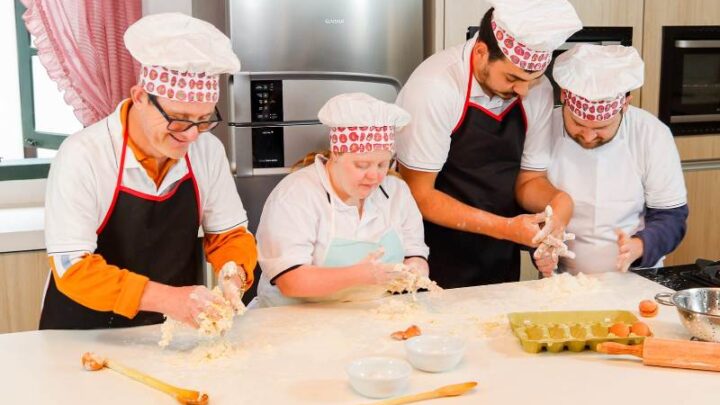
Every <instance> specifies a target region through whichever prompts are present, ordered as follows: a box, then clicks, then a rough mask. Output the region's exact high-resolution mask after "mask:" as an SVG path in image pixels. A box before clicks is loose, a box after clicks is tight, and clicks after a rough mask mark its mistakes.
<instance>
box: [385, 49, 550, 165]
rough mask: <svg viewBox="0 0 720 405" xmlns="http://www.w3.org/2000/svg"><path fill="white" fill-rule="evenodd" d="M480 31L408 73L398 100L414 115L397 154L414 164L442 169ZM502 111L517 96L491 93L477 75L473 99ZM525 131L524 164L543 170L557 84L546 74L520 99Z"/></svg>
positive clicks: (402, 160) (547, 159)
mask: <svg viewBox="0 0 720 405" xmlns="http://www.w3.org/2000/svg"><path fill="white" fill-rule="evenodd" d="M476 40H477V35H476V36H475V37H473V38H472V39H470V40H468V41H467V42H465V43H463V44H460V45H456V46H453V47H451V48H448V49H445V50H443V51H440V52H438V53H436V54H435V55H432V56H431V57H429V58H428V59H426V60H425V61H424V62H423V63H422V64H420V66H418V67H417V69H415V71H414V72H413V73H412V75H411V76H410V79H408V82H407V83H406V84H405V86H404V87H403V88H402V90H401V91H400V94H399V95H398V98H397V101H396V103H397V104H398V105H399V106H400V107H402V108H404V109H405V110H406V111H407V112H409V113H410V115H411V116H412V120H410V123H409V124H408V125H407V126H405V127H404V128H402V129H401V130H399V132H398V134H397V136H396V149H397V159H398V161H399V162H400V163H402V164H403V165H404V166H406V167H409V168H411V169H413V170H419V171H426V172H439V171H440V170H441V169H442V167H443V165H444V164H445V161H446V160H447V156H448V152H449V151H450V140H451V136H450V135H451V134H452V132H453V129H454V128H455V126H456V125H457V124H458V122H459V121H460V119H461V117H462V113H463V110H464V108H463V107H464V105H465V96H466V93H467V85H468V82H467V81H468V77H469V76H470V54H471V52H472V48H473V45H474V44H475V42H476ZM469 101H470V102H471V103H474V104H477V105H480V106H481V107H483V108H485V109H486V110H488V111H489V112H491V113H492V114H496V115H500V114H501V113H502V112H503V111H504V110H505V109H506V108H507V107H509V106H510V105H511V104H512V103H513V102H514V101H515V99H510V100H503V99H502V98H500V97H497V96H492V97H489V96H488V95H486V94H485V92H484V91H483V89H482V87H481V86H480V84H479V83H478V82H477V80H475V79H474V78H473V80H472V85H471V90H470V100H469ZM522 103H523V109H524V110H525V115H526V119H527V132H526V136H525V144H524V148H523V155H522V159H521V164H520V166H521V167H522V168H523V169H526V170H534V171H544V170H546V169H547V167H548V165H549V163H550V136H551V124H550V116H551V115H552V108H553V90H552V85H551V84H550V81H549V80H548V79H547V78H546V77H545V76H542V77H541V78H540V79H538V81H537V82H536V83H535V84H534V86H533V87H531V88H530V90H529V91H528V94H527V96H526V97H525V98H523V99H522Z"/></svg>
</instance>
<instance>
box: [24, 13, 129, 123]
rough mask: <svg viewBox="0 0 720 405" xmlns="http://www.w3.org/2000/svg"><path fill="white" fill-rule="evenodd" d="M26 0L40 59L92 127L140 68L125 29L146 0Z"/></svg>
mask: <svg viewBox="0 0 720 405" xmlns="http://www.w3.org/2000/svg"><path fill="white" fill-rule="evenodd" d="M22 2H23V4H24V5H25V6H26V7H27V11H26V12H25V14H23V19H24V20H25V25H26V26H27V29H28V31H29V32H30V34H31V35H32V36H33V39H34V42H35V45H36V46H37V49H38V57H39V59H40V62H41V63H42V65H43V66H44V67H45V69H47V71H48V75H49V76H50V78H51V79H52V80H53V81H54V82H56V83H57V85H58V88H59V89H60V90H61V91H64V98H65V102H66V103H67V104H69V105H70V106H72V107H73V109H74V110H75V116H76V117H77V118H78V120H79V121H80V122H81V123H82V124H83V125H84V126H88V125H90V124H92V123H94V122H97V121H99V120H100V119H102V118H104V117H106V116H107V115H109V114H110V113H112V112H113V110H114V109H115V106H117V104H118V103H119V102H120V101H122V100H123V99H124V98H125V97H127V95H128V94H129V90H130V87H132V86H133V85H135V84H136V83H137V77H138V74H139V72H140V67H139V65H138V64H137V63H136V62H135V61H134V60H133V58H132V57H131V56H130V53H129V52H128V51H127V49H125V44H124V42H123V34H124V33H125V30H126V29H127V27H128V26H129V25H130V24H132V23H133V22H135V21H136V20H138V19H139V18H140V17H141V15H142V2H141V0H123V1H101V0H76V1H65V0H22Z"/></svg>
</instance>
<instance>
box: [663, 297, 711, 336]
mask: <svg viewBox="0 0 720 405" xmlns="http://www.w3.org/2000/svg"><path fill="white" fill-rule="evenodd" d="M655 301H657V302H659V303H661V304H663V305H672V306H675V308H677V311H678V315H679V316H680V321H681V322H682V324H683V326H685V329H687V330H688V332H690V333H691V334H692V335H693V336H695V337H696V338H698V339H702V340H707V341H709V342H720V288H691V289H689V290H681V291H678V292H675V293H660V294H657V295H655Z"/></svg>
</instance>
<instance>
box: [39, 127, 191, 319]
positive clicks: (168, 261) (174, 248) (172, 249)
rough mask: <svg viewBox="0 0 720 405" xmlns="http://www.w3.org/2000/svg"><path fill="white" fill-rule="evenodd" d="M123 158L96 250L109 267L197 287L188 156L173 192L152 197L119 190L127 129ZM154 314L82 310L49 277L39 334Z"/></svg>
mask: <svg viewBox="0 0 720 405" xmlns="http://www.w3.org/2000/svg"><path fill="white" fill-rule="evenodd" d="M125 128H126V129H125V134H124V140H123V148H122V154H121V157H120V164H119V173H118V179H117V185H116V188H115V196H114V198H113V204H112V205H111V206H110V209H109V211H108V213H107V214H106V216H105V220H104V221H103V224H102V225H100V228H99V229H98V231H97V234H98V240H97V249H96V250H95V253H97V254H99V255H102V257H103V258H104V259H105V260H106V261H107V263H108V264H111V265H115V266H118V267H120V268H121V269H128V270H130V271H132V272H135V273H139V274H142V275H145V276H147V277H148V278H150V280H152V281H156V282H158V283H163V284H168V285H172V286H188V285H195V284H198V282H197V281H198V274H199V273H198V269H199V267H198V266H199V264H200V263H201V260H202V259H201V257H202V256H201V249H200V243H198V229H199V226H200V212H201V211H200V208H199V207H200V204H199V201H200V200H199V193H198V190H197V183H196V182H195V177H194V175H193V172H192V168H191V166H190V159H188V157H187V154H186V155H185V161H186V162H187V166H188V174H187V175H186V176H185V177H183V178H182V179H180V180H179V181H178V182H177V183H176V186H175V188H174V189H173V191H171V192H170V193H168V194H166V195H163V196H160V197H155V196H151V195H146V194H142V193H140V192H137V191H134V190H131V189H128V188H126V187H123V186H122V175H123V170H124V166H125V151H126V150H127V137H128V135H127V124H126V125H125ZM163 319H164V316H163V315H162V314H160V313H157V312H145V311H140V312H138V314H137V315H136V316H135V317H134V318H132V319H129V318H126V317H124V316H122V315H118V314H115V313H113V312H111V311H108V312H101V311H95V310H92V309H90V308H88V307H85V306H83V305H81V304H79V303H77V302H75V301H73V300H72V299H70V298H69V297H67V296H66V295H65V294H63V293H62V292H60V291H59V290H58V289H57V286H56V285H55V279H54V277H53V276H52V275H51V276H50V280H49V284H48V287H47V291H46V292H45V300H44V303H43V308H42V314H41V316H40V329H100V328H124V327H129V326H141V325H150V324H155V323H161V322H163Z"/></svg>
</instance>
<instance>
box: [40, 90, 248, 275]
mask: <svg viewBox="0 0 720 405" xmlns="http://www.w3.org/2000/svg"><path fill="white" fill-rule="evenodd" d="M127 101H128V100H125V101H123V102H121V103H120V105H118V107H117V109H116V110H115V111H114V112H113V113H112V114H111V115H110V116H108V117H107V118H105V119H103V120H101V121H98V122H97V123H95V124H93V125H91V126H89V127H87V128H85V129H83V130H81V131H80V132H78V133H75V134H73V135H71V136H69V137H68V138H67V139H66V140H65V141H64V142H63V144H62V146H61V147H60V150H58V153H57V155H56V156H55V158H54V159H53V163H52V166H51V168H50V174H49V175H48V182H47V194H46V202H45V243H46V245H47V251H48V254H49V255H59V254H61V253H62V254H63V256H65V257H64V258H63V259H62V260H56V270H57V271H58V273H60V274H59V275H60V276H62V273H63V272H64V271H65V270H66V269H67V268H69V267H70V265H72V264H73V263H75V262H76V261H77V260H78V258H79V257H81V256H82V255H83V254H85V253H92V252H94V251H95V249H96V248H97V234H96V231H97V229H98V228H99V227H100V224H101V223H102V221H103V220H104V218H105V215H106V214H107V212H108V210H109V209H110V205H111V204H112V200H113V195H114V192H115V186H116V183H117V178H118V169H119V162H120V155H121V153H122V145H123V123H122V122H121V121H120V111H121V108H122V105H123V103H125V102H127ZM126 149H127V151H126V153H125V168H124V174H123V186H125V187H128V188H130V189H133V190H136V191H139V192H141V193H144V194H148V195H151V196H162V195H165V194H167V193H169V192H171V191H172V190H173V189H174V186H175V184H176V183H177V181H178V180H180V179H181V178H182V177H183V176H185V175H186V174H187V173H188V167H187V163H186V162H185V159H179V160H178V161H177V163H176V164H175V165H174V166H173V167H172V168H170V170H169V172H168V173H167V175H166V176H165V178H164V179H163V181H162V184H161V185H160V187H156V186H155V182H154V181H153V179H152V178H150V176H148V174H147V172H146V171H145V169H144V168H143V167H142V166H141V165H140V163H139V162H138V161H137V160H136V159H135V155H134V154H133V152H132V150H131V149H130V148H129V147H127V146H126ZM188 157H189V159H190V164H191V166H192V171H193V173H194V175H195V179H196V181H197V184H198V189H199V193H200V203H201V209H202V221H201V224H202V229H203V231H204V232H206V233H222V232H226V231H228V230H231V229H233V228H236V227H239V226H247V215H246V213H245V209H244V208H243V205H242V202H241V201H240V196H239V195H238V193H237V189H236V186H235V182H234V181H233V177H232V173H231V172H230V166H229V164H228V160H227V157H226V156H225V150H224V148H223V145H222V143H221V142H220V140H218V139H217V138H216V137H215V136H214V135H212V134H210V133H203V134H200V136H199V137H198V139H197V141H195V142H194V143H192V144H191V145H190V148H189V150H188ZM192 214H193V213H189V215H192ZM111 264H112V263H111Z"/></svg>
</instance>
